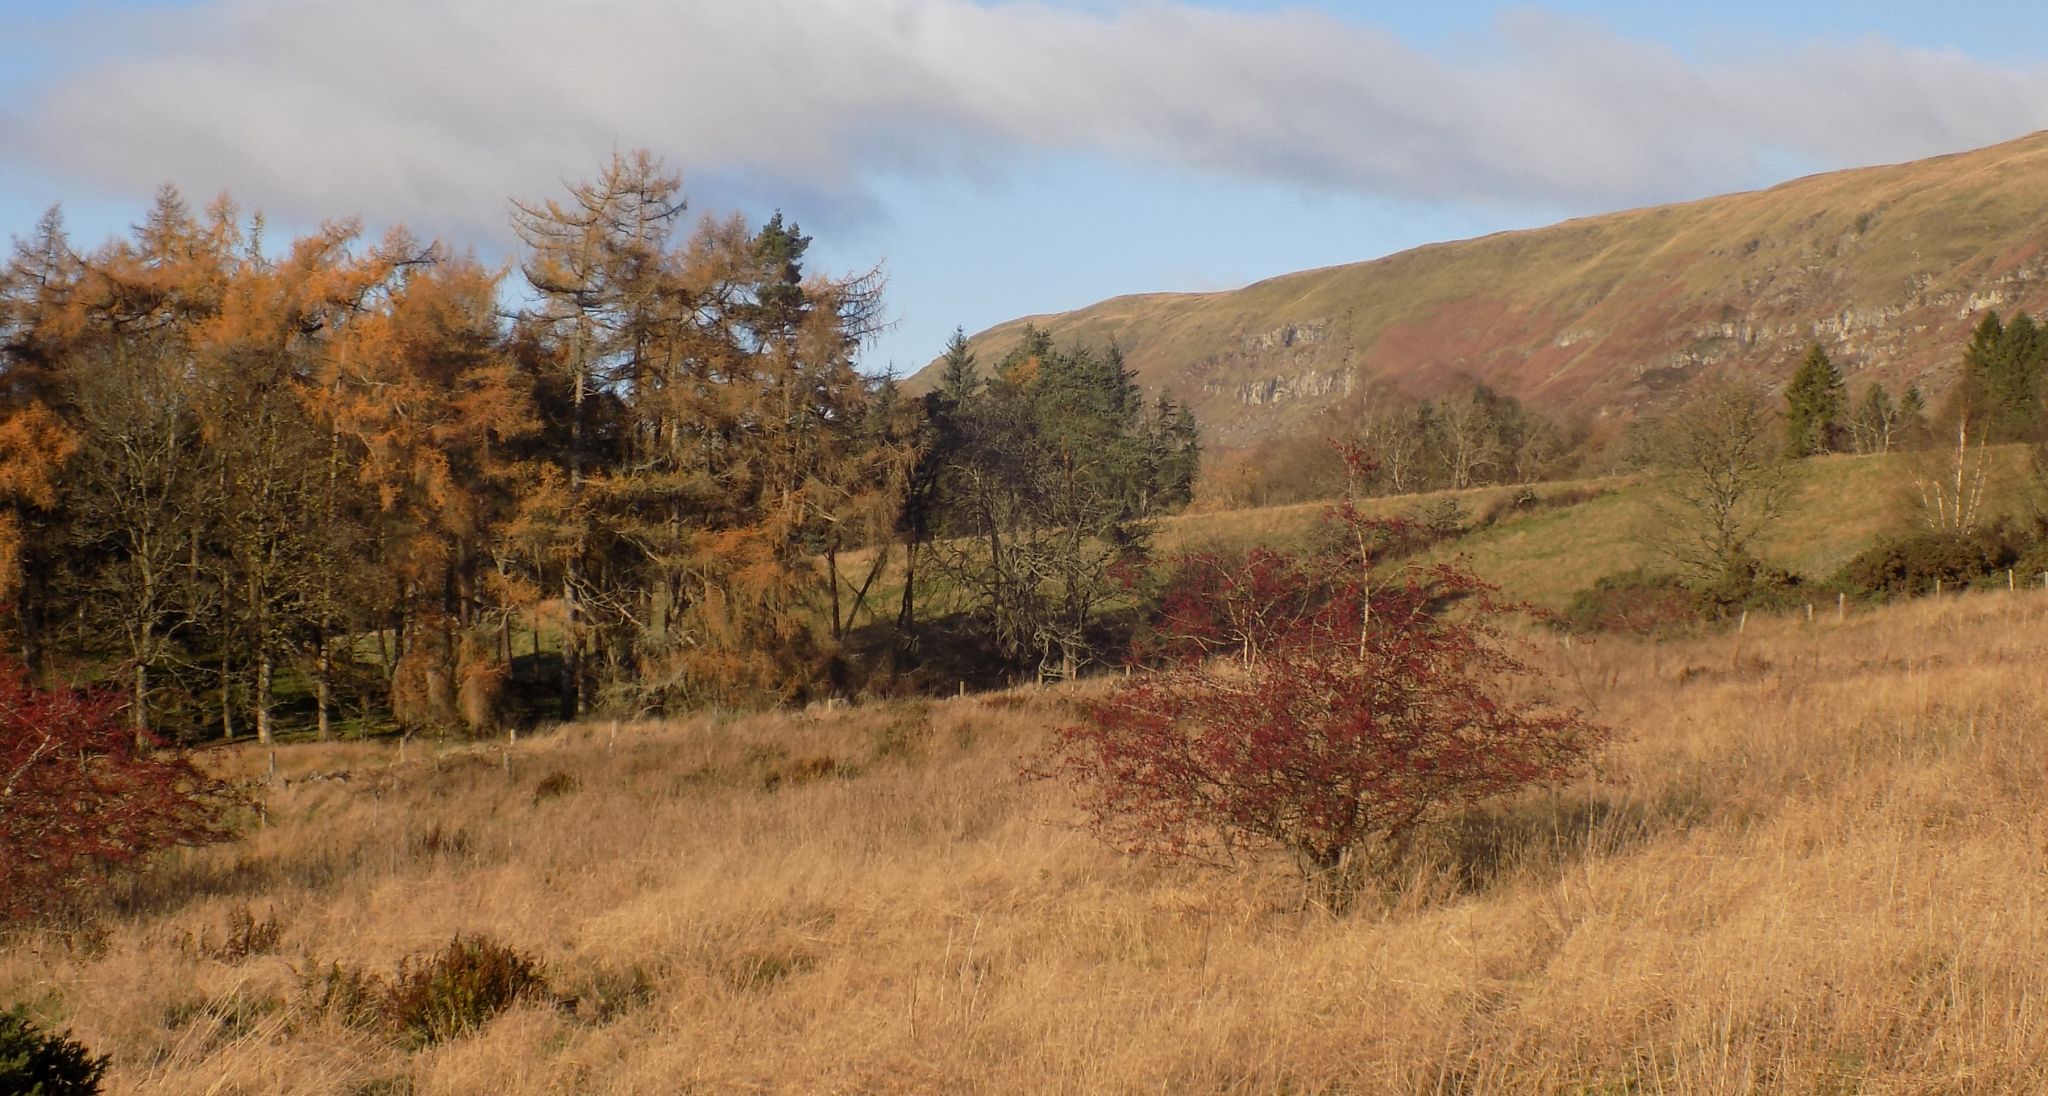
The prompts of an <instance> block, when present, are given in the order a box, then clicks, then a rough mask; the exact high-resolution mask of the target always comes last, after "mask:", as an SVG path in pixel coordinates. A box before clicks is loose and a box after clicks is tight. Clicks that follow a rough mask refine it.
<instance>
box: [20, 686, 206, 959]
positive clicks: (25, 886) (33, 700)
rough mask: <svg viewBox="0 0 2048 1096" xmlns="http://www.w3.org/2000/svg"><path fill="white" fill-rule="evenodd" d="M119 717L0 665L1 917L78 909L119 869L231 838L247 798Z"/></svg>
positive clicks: (107, 698) (95, 697)
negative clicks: (236, 812) (234, 812)
mask: <svg viewBox="0 0 2048 1096" xmlns="http://www.w3.org/2000/svg"><path fill="white" fill-rule="evenodd" d="M120 713H121V703H120V701H119V699H118V698H116V697H114V696H112V695H111V694H107V693H81V692H75V691H72V690H68V689H60V690H44V689H39V688H37V687H36V686H35V685H34V684H32V683H31V682H30V681H29V679H28V675H27V673H26V672H25V671H23V670H22V668H21V667H20V666H19V665H18V664H12V663H0V920H6V919H15V918H23V917H28V916H31V915H35V914H42V915H51V914H56V913H62V912H65V911H69V910H72V909H74V908H75V907H76V906H78V905H79V904H80V903H82V902H83V901H84V900H86V899H89V898H90V897H92V892H93V888H94V887H95V886H98V885H102V884H103V883H104V881H105V878H106V871H107V869H109V868H111V867H115V866H118V865H124V864H130V863H133V862H135V861H138V860H140V859H142V858H144V857H146V856H148V855H149V854H151V853H154V852H158V851H160V850H163V849H167V848H172V847H174V846H180V845H203V844H207V843H210V842H214V841H221V840H225V839H226V838H227V837H228V830H227V828H226V826H225V824H224V821H223V819H224V816H225V813H226V812H227V810H228V809H230V808H231V807H232V806H234V805H235V804H236V803H238V802H239V797H238V796H237V795H236V794H235V793H234V792H233V791H232V790H231V789H229V788H228V786H227V785H225V784H223V783H221V782H220V781H218V780H214V779H212V778H210V777H208V776H206V775H204V774H203V773H201V772H200V771H199V770H198V769H197V768H195V767H194V766H193V765H192V763H191V761H190V760H189V759H188V758H187V757H185V756H184V755H183V754H181V753H178V752H175V751H172V750H168V749H165V748H162V746H161V743H160V742H158V741H157V740H156V739H155V738H153V737H150V736H148V735H146V734H145V735H141V736H139V737H140V738H141V741H140V742H138V741H137V739H138V735H137V733H136V732H135V731H134V730H133V729H132V728H130V727H129V726H128V725H127V724H126V723H125V722H124V721H123V720H122V719H121V718H120Z"/></svg>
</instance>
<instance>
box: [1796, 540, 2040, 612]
mask: <svg viewBox="0 0 2048 1096" xmlns="http://www.w3.org/2000/svg"><path fill="white" fill-rule="evenodd" d="M2029 548H2030V543H2029V541H2028V539H2027V538H2026V537H2024V536H2023V535H2021V534H2020V533H2019V532H2018V531H2016V530H2014V529H2013V528H2011V527H2010V526H2005V525H1997V526H1992V527H1990V528H1985V529H1979V530H1976V531H1975V532H1971V533H1966V534H1960V535H1958V534H1955V533H1933V532H1928V533H1916V534H1913V535H1911V536H1905V537H1886V538H1883V539H1881V540H1879V541H1878V542H1877V543H1876V544H1873V545H1871V546H1870V547H1869V548H1866V549H1864V550H1863V551H1862V552H1859V553H1857V554H1856V556H1855V557H1854V558H1852V559H1850V560H1849V562H1847V563H1845V564H1843V565H1842V568H1841V570H1839V571H1837V572H1835V575H1834V577H1833V578H1832V579H1831V580H1830V581H1829V583H1828V584H1829V585H1830V586H1833V587H1835V588H1836V589H1839V590H1842V591H1844V592H1846V593H1849V594H1852V595H1855V596H1858V597H1869V598H1879V599H1889V598H1897V597H1918V596H1920V595H1922V594H1930V593H1933V592H1934V587H1935V583H1937V582H1939V583H1940V584H1941V585H1942V587H1943V588H1945V589H1949V590H1954V589H1958V588H1961V587H1964V586H1968V585H1971V584H1973V583H1981V582H1984V581H1987V580H1992V579H1996V580H1997V581H1999V582H2001V583H2002V582H2004V581H2005V574H2006V571H2007V569H2008V568H2012V569H2015V570H2017V569H2018V567H2019V565H2020V564H2021V562H2022V559H2021V557H2022V556H2028V558H2030V559H2031V558H2039V557H2038V556H2029V555H2028V553H2029ZM2031 566H2032V565H2031V564H2029V568H2031Z"/></svg>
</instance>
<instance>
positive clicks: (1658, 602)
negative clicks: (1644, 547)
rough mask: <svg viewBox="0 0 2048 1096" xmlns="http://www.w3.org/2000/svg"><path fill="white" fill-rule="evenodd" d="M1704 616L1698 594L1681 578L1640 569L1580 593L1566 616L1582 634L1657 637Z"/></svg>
mask: <svg viewBox="0 0 2048 1096" xmlns="http://www.w3.org/2000/svg"><path fill="white" fill-rule="evenodd" d="M1702 615H1704V607H1703V606H1702V605H1701V602H1700V597H1699V595H1698V594H1696V593H1694V592H1693V591H1692V590H1691V589H1690V588H1688V587H1687V586H1686V585H1685V583H1684V582H1683V581H1681V580H1680V579H1679V578H1678V576H1676V575H1670V574H1663V573H1659V572H1655V571H1646V570H1643V569H1641V568H1638V569H1636V570H1632V571H1623V572H1621V573H1619V574H1612V575H1606V576H1604V577H1602V578H1600V579H1599V580H1598V581H1596V582H1594V583H1593V585H1592V586H1590V587H1588V588H1586V589H1584V590H1581V591H1579V592H1578V593H1577V594H1576V595H1574V596H1573V597H1572V603H1571V605H1570V607H1568V608H1567V609H1566V610H1565V614H1564V617H1565V621H1566V623H1568V624H1569V625H1570V626H1571V627H1572V628H1574V629H1576V630H1579V631H1590V632H1628V633H1632V634H1635V635H1654V634H1657V633H1659V632H1665V631H1671V630H1674V629H1679V628H1683V627H1686V626H1687V625H1691V624H1695V623H1697V622H1698V621H1699V619H1700V618H1701V616H1702Z"/></svg>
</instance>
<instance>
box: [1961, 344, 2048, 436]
mask: <svg viewBox="0 0 2048 1096" xmlns="http://www.w3.org/2000/svg"><path fill="white" fill-rule="evenodd" d="M2044 366H2048V337H2044V336H2043V334H2042V332H2041V329H2040V328H2039V326H2037V325H2036V324H2035V322H2034V319H2033V317H2031V316H2028V315H2027V314H2026V313H2024V312H2022V313H2019V314H2018V315H2015V316H2014V317H2013V318H2012V320H2011V322H2009V323H2008V322H2005V321H2002V320H2000V319H1999V316H1998V313H1996V312H1987V313H1985V314H1984V318H1983V319H1982V320H1981V321H1979V322H1978V324H1977V328H1976V330H1975V331H1974V332H1972V333H1971V336H1970V345H1969V346H1968V347H1967V348H1966V349H1965V350H1964V352H1963V376H1962V381H1961V383H1960V384H1958V385H1956V387H1955V389H1954V391H1953V392H1952V393H1951V395H1950V400H1951V402H1953V403H1959V404H1967V405H1968V406H1969V408H1970V410H1971V413H1972V414H1974V415H1975V416H1976V418H1977V420H1978V422H1977V428H1978V431H1979V433H1980V434H1982V436H1983V437H1984V439H1985V440H1986V441H1989V442H1991V443H1993V444H1997V443H2000V442H2012V441H2032V440H2035V439H2037V438H2039V437H2041V436H2042V435H2043V433H2044V424H2043V421H2042V407H2041V382H2042V373H2043V370H2044ZM1949 417H1953V414H1951V415H1950V416H1949Z"/></svg>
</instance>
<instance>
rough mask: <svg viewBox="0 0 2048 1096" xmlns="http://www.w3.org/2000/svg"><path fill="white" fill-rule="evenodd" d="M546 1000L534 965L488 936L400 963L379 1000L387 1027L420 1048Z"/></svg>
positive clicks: (544, 984) (538, 968)
mask: <svg viewBox="0 0 2048 1096" xmlns="http://www.w3.org/2000/svg"><path fill="white" fill-rule="evenodd" d="M547 995H548V986H547V979H546V978H545V977H544V976H543V974H542V971H541V965H540V963H539V961H538V960H535V959H534V958H533V957H531V956H529V955H527V954H526V953H524V952H521V951H519V950H518V949H516V948H513V947H510V946H508V945H505V944H501V943H499V942H497V941H496V940H493V939H491V938H490V937H488V936H471V937H468V938H466V939H465V938H464V937H462V936H461V935H460V934H458V935H457V936H456V937H455V938H454V939H453V940H451V941H449V943H448V946H447V947H446V948H443V949H442V950H441V951H439V952H437V953H434V954H432V955H429V956H426V957H424V958H421V957H415V958H413V959H406V960H401V961H400V962H399V964H398V972H397V974H396V975H395V976H394V977H393V978H392V979H391V981H390V982H389V983H388V984H386V985H385V986H384V987H383V988H382V994H381V996H382V998H383V1005H384V1009H385V1013H386V1015H387V1017H388V1018H389V1020H390V1022H391V1024H392V1025H393V1026H394V1027H396V1028H397V1029H398V1030H399V1031H400V1032H401V1033H403V1034H404V1035H405V1037H406V1038H407V1039H408V1040H410V1041H411V1042H412V1043H414V1044H415V1045H419V1046H424V1045H427V1044H429V1043H438V1042H441V1041H443V1040H446V1039H452V1038H455V1037H456V1036H458V1035H463V1034H465V1033H467V1032H471V1031H474V1030H476V1029H477V1028H480V1027H482V1026H483V1025H484V1024H485V1023H486V1022H488V1021H489V1020H490V1019H491V1018H492V1017H493V1016H496V1015H497V1014H499V1013H500V1012H503V1011H505V1010H506V1009H508V1008H511V1007H512V1005H513V1003H514V1002H517V1001H518V1000H520V999H521V998H527V997H531V998H542V997H546V996H547Z"/></svg>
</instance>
